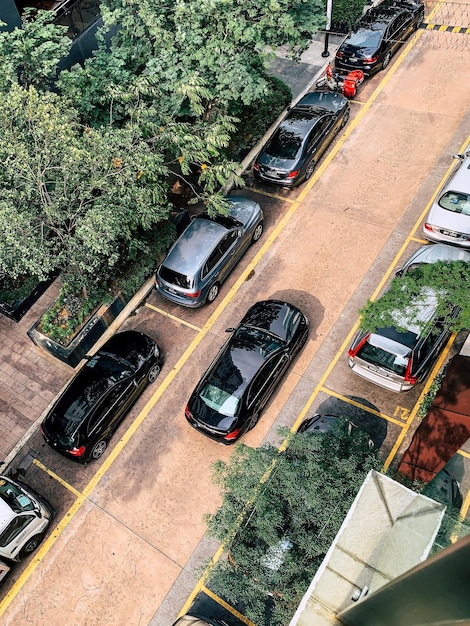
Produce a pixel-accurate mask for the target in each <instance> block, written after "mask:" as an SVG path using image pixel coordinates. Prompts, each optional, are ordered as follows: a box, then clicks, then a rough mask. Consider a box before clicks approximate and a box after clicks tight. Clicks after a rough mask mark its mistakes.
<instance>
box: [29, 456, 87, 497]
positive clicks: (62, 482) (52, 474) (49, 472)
mask: <svg viewBox="0 0 470 626" xmlns="http://www.w3.org/2000/svg"><path fill="white" fill-rule="evenodd" d="M33 463H34V465H36V467H39V469H41V470H42V471H43V472H45V473H46V474H47V475H48V476H50V477H51V478H53V479H54V480H56V481H57V482H58V483H59V484H60V485H62V487H65V488H66V489H68V490H69V491H70V492H72V493H73V495H74V496H77V498H78V497H79V496H81V495H82V494H81V493H80V492H79V491H78V490H77V489H75V487H72V485H69V483H68V482H66V481H65V480H64V479H63V478H61V477H60V476H59V475H58V474H56V473H55V472H53V471H52V470H50V469H48V468H47V467H46V466H45V465H43V464H42V463H41V461H38V459H33Z"/></svg>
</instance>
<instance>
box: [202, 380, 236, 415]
mask: <svg viewBox="0 0 470 626" xmlns="http://www.w3.org/2000/svg"><path fill="white" fill-rule="evenodd" d="M199 395H200V398H201V400H203V402H204V403H205V404H206V405H207V406H208V407H209V408H210V409H213V410H214V411H217V413H220V414H221V415H225V416H227V417H234V416H235V415H236V414H237V409H238V405H239V402H240V399H239V398H237V397H236V396H234V395H232V394H231V393H230V392H229V391H226V390H225V389H221V388H220V387H217V386H216V385H213V384H212V383H210V382H208V383H206V384H205V385H204V387H203V388H202V390H201V393H200V394H199Z"/></svg>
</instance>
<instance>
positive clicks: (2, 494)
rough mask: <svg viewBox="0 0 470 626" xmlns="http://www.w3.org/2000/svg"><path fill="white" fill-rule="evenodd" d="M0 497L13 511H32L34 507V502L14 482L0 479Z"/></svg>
mask: <svg viewBox="0 0 470 626" xmlns="http://www.w3.org/2000/svg"><path fill="white" fill-rule="evenodd" d="M0 498H2V500H4V501H5V502H6V503H7V504H8V505H9V506H10V508H12V509H13V511H15V513H20V512H22V511H32V510H34V509H35V505H34V503H33V502H32V501H31V499H30V498H28V496H27V495H26V494H24V493H23V492H22V491H21V489H19V487H17V486H16V485H15V484H14V483H11V482H9V481H8V480H5V479H4V478H1V479H0Z"/></svg>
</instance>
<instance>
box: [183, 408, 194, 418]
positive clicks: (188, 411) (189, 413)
mask: <svg viewBox="0 0 470 626" xmlns="http://www.w3.org/2000/svg"><path fill="white" fill-rule="evenodd" d="M184 414H185V416H186V419H187V420H190V419H191V418H192V417H193V416H192V415H191V412H190V410H189V409H188V405H186V408H185V410H184Z"/></svg>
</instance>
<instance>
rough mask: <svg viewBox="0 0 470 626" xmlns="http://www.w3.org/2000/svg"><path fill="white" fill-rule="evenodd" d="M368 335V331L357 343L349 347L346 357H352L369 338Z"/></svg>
mask: <svg viewBox="0 0 470 626" xmlns="http://www.w3.org/2000/svg"><path fill="white" fill-rule="evenodd" d="M369 337H370V333H368V334H367V335H366V336H365V337H364V338H363V339H361V341H360V342H359V343H358V344H357V346H356V347H355V348H349V351H348V357H350V358H351V359H354V357H355V356H356V355H357V353H358V352H359V350H360V349H361V348H362V346H363V345H364V344H365V342H366V341H367V340H368V339H369Z"/></svg>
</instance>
